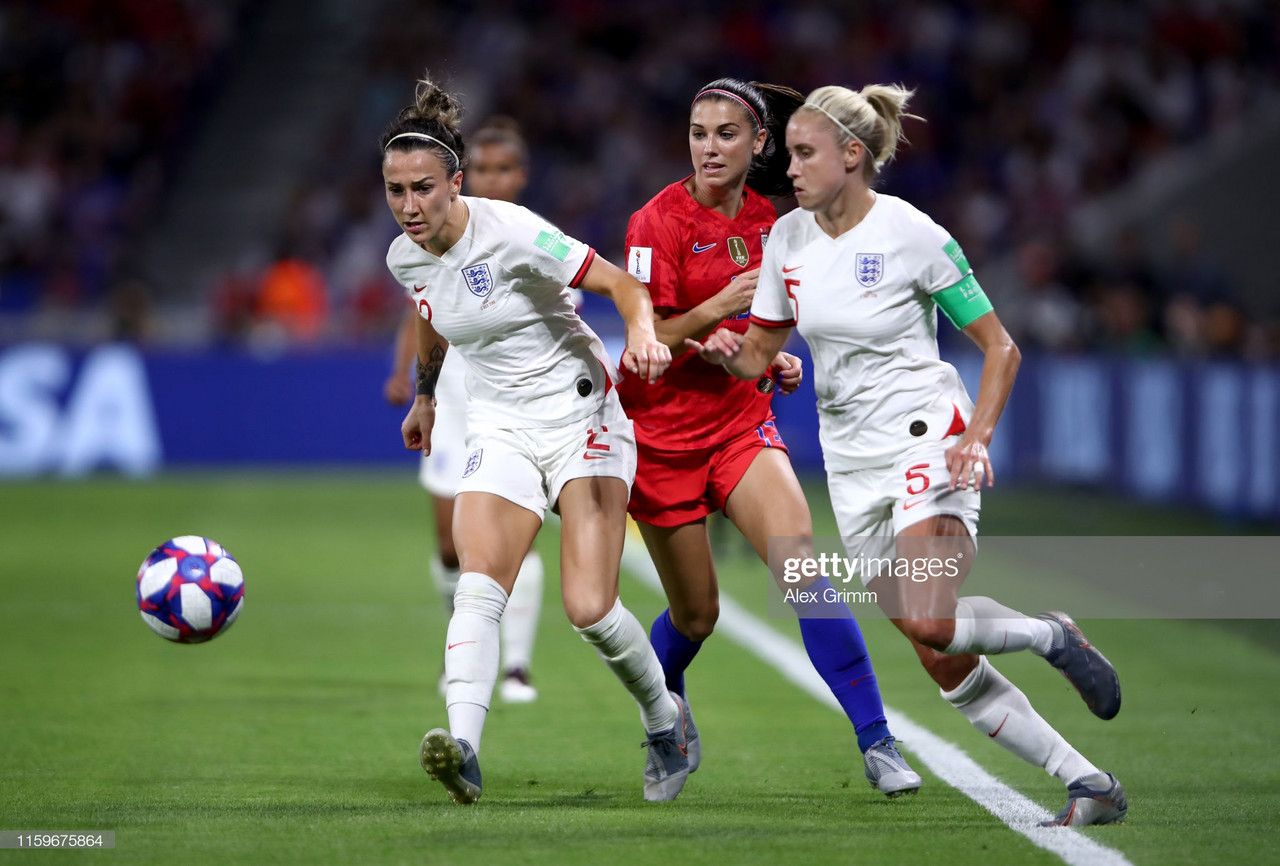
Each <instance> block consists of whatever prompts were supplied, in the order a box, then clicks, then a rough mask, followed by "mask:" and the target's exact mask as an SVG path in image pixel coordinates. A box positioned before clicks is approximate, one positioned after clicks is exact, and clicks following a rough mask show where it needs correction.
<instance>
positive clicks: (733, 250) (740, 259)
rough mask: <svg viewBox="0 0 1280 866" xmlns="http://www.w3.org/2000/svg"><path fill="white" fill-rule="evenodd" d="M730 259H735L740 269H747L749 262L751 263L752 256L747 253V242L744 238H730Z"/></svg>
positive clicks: (734, 261)
mask: <svg viewBox="0 0 1280 866" xmlns="http://www.w3.org/2000/svg"><path fill="white" fill-rule="evenodd" d="M729 258H731V259H733V263H734V264H735V265H737V266H738V267H740V268H745V267H746V266H747V262H749V261H751V254H750V253H749V252H747V242H746V241H744V240H743V239H742V238H729Z"/></svg>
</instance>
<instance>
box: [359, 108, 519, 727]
mask: <svg viewBox="0 0 1280 866" xmlns="http://www.w3.org/2000/svg"><path fill="white" fill-rule="evenodd" d="M470 144H471V156H470V158H469V159H468V160H467V166H466V171H465V172H464V173H463V174H464V175H465V177H464V180H465V181H466V186H467V188H468V190H469V192H470V194H471V195H474V196H479V197H481V198H491V199H494V200H496V201H510V202H514V201H516V200H517V199H518V198H519V197H520V193H521V192H523V191H524V187H525V184H526V183H528V164H529V153H528V149H527V147H526V146H525V142H524V138H523V136H521V135H520V129H519V126H517V125H516V122H515V121H514V120H512V119H511V118H509V117H492V118H489V120H487V121H485V122H484V123H482V124H481V125H480V127H479V128H478V129H477V130H476V131H475V132H474V133H473V134H472V136H471V142H470ZM405 313H406V314H405V318H404V321H403V323H402V324H401V326H400V332H399V334H398V335H397V336H396V349H395V359H394V364H393V367H392V370H391V375H390V376H389V377H388V378H387V381H386V383H385V384H384V385H383V393H384V394H385V396H386V398H387V401H388V402H390V403H391V404H392V405H395V406H400V405H404V404H406V403H408V402H410V401H411V400H412V399H413V396H414V395H413V385H412V384H411V383H410V381H409V366H410V365H411V364H412V363H413V359H414V356H415V355H416V353H417V331H416V328H417V326H416V325H415V324H414V322H416V321H417V319H418V311H417V310H416V309H414V308H413V307H410V308H409V309H408V310H406V311H405ZM465 366H466V362H465V361H463V360H462V359H461V358H460V357H458V356H457V355H452V356H450V357H449V361H448V363H446V364H445V365H444V366H443V367H442V368H441V370H440V379H439V381H437V382H436V394H435V397H436V423H435V427H434V428H432V431H431V441H432V446H433V447H432V449H431V452H430V453H429V454H428V453H424V454H423V455H422V461H421V464H420V468H419V472H418V480H419V482H420V483H421V484H422V486H423V488H424V489H425V490H426V491H427V492H428V493H429V494H431V497H432V513H433V514H434V515H435V532H436V554H435V556H433V557H432V558H431V576H432V578H433V579H434V581H435V585H436V588H437V589H438V590H439V592H440V598H441V599H442V600H443V601H444V606H445V610H447V611H448V612H449V615H450V616H452V615H453V593H454V591H455V590H456V589H457V588H458V577H459V576H460V575H461V574H462V572H461V571H460V570H459V568H458V551H457V548H455V547H454V545H453V497H454V494H455V493H456V492H457V488H458V480H459V479H460V478H462V470H463V465H464V463H465V462H466V457H467V450H466V433H467V428H466V414H465V406H466V401H467V387H466V381H465V380H466V369H465ZM442 406H443V407H444V408H443V411H442V410H441V407H442ZM542 578H543V570H542V558H541V557H540V556H538V552H537V551H536V550H530V551H529V554H528V555H527V556H526V557H525V558H524V561H523V562H522V563H520V572H519V575H518V576H517V578H516V583H515V586H514V587H513V588H512V590H511V598H510V599H509V600H508V601H507V607H506V609H505V610H504V611H503V612H502V624H501V626H500V627H499V632H500V634H501V643H502V653H501V657H502V678H501V682H500V684H499V686H498V694H500V695H501V696H502V699H503V700H504V701H506V702H508V703H516V704H523V703H528V702H530V701H534V700H537V697H538V690H537V689H535V688H534V687H533V685H532V684H531V683H530V682H529V666H530V664H531V662H532V660H533V642H534V639H535V638H536V637H537V634H538V613H539V611H540V610H541V608H542ZM447 688H448V681H447V680H446V678H445V676H444V674H443V673H441V675H440V696H441V697H444V696H445V692H446V689H447Z"/></svg>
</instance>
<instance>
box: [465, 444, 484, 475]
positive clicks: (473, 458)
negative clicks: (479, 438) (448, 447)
mask: <svg viewBox="0 0 1280 866" xmlns="http://www.w3.org/2000/svg"><path fill="white" fill-rule="evenodd" d="M483 459H484V449H483V448H477V449H476V450H475V451H472V452H471V453H470V454H469V455H468V456H467V466H466V468H465V469H463V470H462V477H463V478H470V477H471V476H472V475H475V473H476V470H477V469H479V468H480V461H481V460H483Z"/></svg>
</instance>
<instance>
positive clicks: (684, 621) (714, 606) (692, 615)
mask: <svg viewBox="0 0 1280 866" xmlns="http://www.w3.org/2000/svg"><path fill="white" fill-rule="evenodd" d="M719 618H720V601H719V599H712V600H711V601H710V602H709V603H707V604H704V605H702V606H701V607H699V608H698V609H696V610H683V611H678V610H676V609H675V608H672V609H671V624H672V625H674V626H675V627H676V631H678V632H680V634H682V635H684V636H685V637H687V638H688V639H689V640H691V641H695V642H701V641H704V640H706V639H707V638H709V637H711V633H712V632H714V631H715V630H716V621H717V620H718V619H719Z"/></svg>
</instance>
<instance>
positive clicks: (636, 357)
mask: <svg viewBox="0 0 1280 866" xmlns="http://www.w3.org/2000/svg"><path fill="white" fill-rule="evenodd" d="M622 365H623V366H624V367H626V368H627V369H628V370H630V371H631V372H632V373H635V374H636V375H637V376H639V377H640V378H642V379H644V380H645V381H646V382H648V383H649V384H650V385H652V384H653V383H654V382H656V381H658V378H659V377H660V376H661V375H662V374H663V373H665V372H667V367H669V366H670V365H671V350H670V349H668V348H667V347H666V346H665V345H664V344H662V343H659V342H658V340H657V338H655V337H652V336H650V337H647V338H644V339H640V340H637V341H636V342H635V343H631V342H630V341H628V345H627V348H626V350H625V351H624V352H623V353H622Z"/></svg>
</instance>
